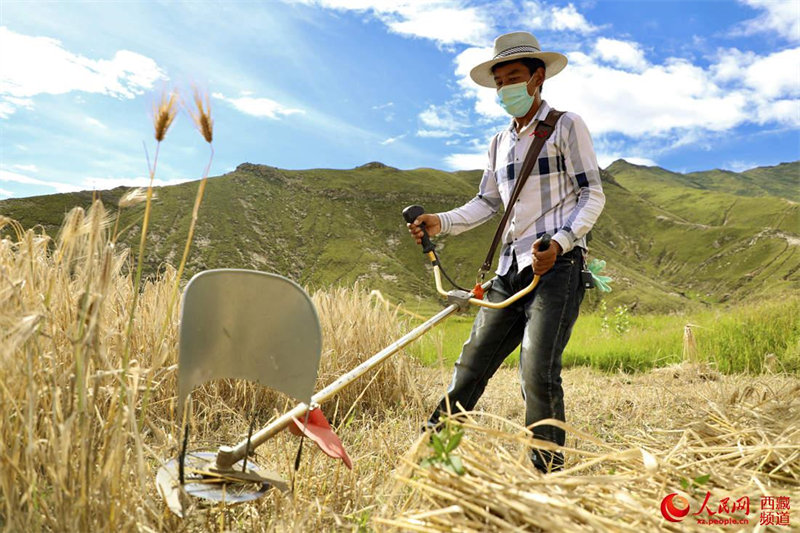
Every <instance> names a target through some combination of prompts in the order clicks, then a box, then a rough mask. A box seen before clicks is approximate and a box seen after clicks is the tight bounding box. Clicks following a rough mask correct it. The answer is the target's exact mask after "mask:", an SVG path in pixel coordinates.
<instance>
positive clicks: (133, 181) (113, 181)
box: [78, 176, 196, 190]
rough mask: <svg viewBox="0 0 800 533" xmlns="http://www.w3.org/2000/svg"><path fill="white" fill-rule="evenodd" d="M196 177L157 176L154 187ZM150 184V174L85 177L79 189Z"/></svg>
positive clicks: (175, 183)
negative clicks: (173, 177)
mask: <svg viewBox="0 0 800 533" xmlns="http://www.w3.org/2000/svg"><path fill="white" fill-rule="evenodd" d="M194 179H196V178H192V179H189V178H175V179H159V178H156V179H154V180H153V186H154V187H164V186H167V185H177V184H179V183H186V182H187V181H193V180H194ZM149 185H150V178H149V177H148V176H132V177H127V178H126V177H121V178H94V177H90V178H84V179H83V181H82V182H81V186H80V187H78V188H79V189H91V190H94V189H97V190H107V189H113V188H115V187H121V186H125V187H148V186H149Z"/></svg>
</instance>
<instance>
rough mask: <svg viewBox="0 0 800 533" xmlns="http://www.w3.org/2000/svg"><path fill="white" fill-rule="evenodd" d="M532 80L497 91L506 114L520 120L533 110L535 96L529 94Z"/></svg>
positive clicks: (505, 86) (506, 86)
mask: <svg viewBox="0 0 800 533" xmlns="http://www.w3.org/2000/svg"><path fill="white" fill-rule="evenodd" d="M532 79H533V78H531V80H532ZM531 80H528V81H526V82H521V83H514V84H512V85H504V86H503V87H500V89H499V90H498V91H497V98H498V101H499V103H500V105H501V106H503V109H505V110H506V113H508V114H509V115H511V116H513V117H517V118H519V117H524V116H525V113H527V112H528V111H530V110H531V106H532V105H533V96H531V95H530V94H528V84H529V83H530V82H531Z"/></svg>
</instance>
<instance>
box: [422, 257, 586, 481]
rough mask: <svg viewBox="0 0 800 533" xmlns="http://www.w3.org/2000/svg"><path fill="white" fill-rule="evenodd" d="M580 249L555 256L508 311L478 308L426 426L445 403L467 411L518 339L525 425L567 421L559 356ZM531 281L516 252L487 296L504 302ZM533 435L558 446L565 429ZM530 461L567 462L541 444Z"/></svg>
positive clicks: (579, 295) (570, 319) (546, 465)
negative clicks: (444, 393) (442, 395)
mask: <svg viewBox="0 0 800 533" xmlns="http://www.w3.org/2000/svg"><path fill="white" fill-rule="evenodd" d="M582 254H583V250H582V249H581V248H577V247H576V248H574V249H573V250H571V251H569V252H567V253H565V254H563V255H560V256H558V257H557V259H556V263H555V264H554V265H553V268H551V269H550V270H549V271H547V272H546V273H545V274H544V275H543V276H542V277H541V279H540V280H539V284H538V285H537V287H536V289H534V291H533V292H532V293H531V294H528V295H527V296H525V297H524V298H522V299H520V300H518V301H516V302H514V303H513V304H511V305H510V306H508V307H506V308H505V309H489V308H486V307H481V308H480V310H479V311H478V314H477V316H476V317H475V322H474V324H473V326H472V333H471V334H470V337H469V339H468V340H467V342H465V343H464V346H463V348H462V350H461V355H460V356H459V358H458V360H457V361H456V363H455V370H454V372H453V379H452V381H451V383H450V387H449V389H448V390H447V396H446V397H445V398H443V399H442V401H441V402H440V403H439V405H438V406H437V408H436V410H435V411H434V412H433V414H432V415H431V417H430V419H429V421H428V425H429V426H435V425H436V424H438V422H439V416H440V414H441V413H445V412H447V405H448V402H449V405H450V410H451V412H453V413H457V412H459V410H460V409H464V410H465V411H471V410H472V409H473V408H474V407H475V404H476V403H477V402H478V398H480V396H481V394H483V391H484V389H485V388H486V384H487V383H488V382H489V378H491V377H492V375H494V373H495V372H496V371H497V369H498V368H500V365H501V364H502V363H503V361H504V360H505V359H506V357H508V356H509V355H510V354H511V353H512V352H513V351H514V350H515V349H516V348H517V346H520V344H521V349H520V358H519V377H520V383H521V388H522V397H523V399H524V400H525V425H526V426H530V425H531V424H533V423H535V422H537V421H539V420H542V419H544V418H555V419H558V420H562V421H563V420H564V390H563V389H562V388H561V354H562V353H563V351H564V347H565V346H566V345H567V341H568V340H569V337H570V334H571V333H572V326H573V325H574V324H575V320H576V319H577V318H578V311H579V308H580V305H581V302H582V301H583V293H584V287H583V284H582V283H581V268H582V265H583V255H582ZM532 279H533V270H532V269H531V267H526V268H524V269H523V270H522V271H521V272H517V261H516V257H514V259H513V262H512V264H511V267H510V268H509V271H508V272H507V273H506V274H504V275H502V276H497V277H496V278H495V279H494V280H493V282H492V286H491V288H490V289H489V290H488V291H487V294H486V298H487V299H488V300H489V301H491V302H499V301H502V300H505V299H506V298H508V297H509V296H511V295H512V294H514V293H516V292H518V291H519V290H520V289H523V288H525V287H527V286H528V285H530V283H531V280H532ZM458 406H460V408H459V407H458ZM533 435H534V437H535V438H537V439H542V440H546V441H550V442H554V443H556V444H558V445H559V446H563V445H564V443H565V438H566V436H565V433H564V430H562V429H559V428H557V427H555V426H550V425H544V426H538V427H536V428H533ZM531 460H532V461H533V464H534V466H535V467H536V468H537V469H539V470H541V471H543V472H546V471H550V470H557V469H560V468H562V467H563V462H564V458H563V455H562V454H561V453H560V452H551V451H547V450H541V449H534V450H533V451H532V453H531Z"/></svg>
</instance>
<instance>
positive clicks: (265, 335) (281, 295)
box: [156, 206, 550, 516]
mask: <svg viewBox="0 0 800 533" xmlns="http://www.w3.org/2000/svg"><path fill="white" fill-rule="evenodd" d="M423 213H424V211H423V210H422V208H421V207H419V206H410V207H408V208H406V209H405V210H404V211H403V216H404V218H405V219H406V221H408V222H409V223H410V222H413V221H414V220H415V219H416V218H417V217H418V216H419V215H420V214H423ZM423 229H424V228H423ZM549 244H550V241H549V236H546V239H545V238H543V239H542V243H541V246H540V249H541V250H544V249H546V248H547V247H548V246H549ZM423 252H424V253H426V254H427V255H428V258H429V259H430V261H431V264H432V265H433V274H434V282H435V284H436V290H437V292H438V293H439V294H441V295H442V296H444V297H445V298H446V299H447V306H446V307H445V308H444V309H442V310H441V311H440V312H439V313H437V314H436V315H434V316H433V317H431V318H429V319H428V320H427V321H425V322H423V323H422V324H420V325H419V326H417V327H416V328H414V329H413V330H411V331H410V332H408V333H407V334H406V335H404V336H403V337H401V338H400V339H398V340H397V341H395V342H393V343H392V344H390V345H389V346H387V347H386V348H384V349H383V350H381V351H379V352H378V353H376V354H375V355H373V356H372V357H370V358H369V359H367V360H366V361H364V362H363V363H361V364H360V365H358V366H357V367H355V368H354V369H352V370H350V371H349V372H347V373H345V374H343V375H342V376H340V377H339V378H338V379H336V380H335V381H334V382H332V383H331V384H329V385H328V386H326V387H325V388H323V389H322V390H320V391H319V392H317V393H316V394H313V395H312V392H313V388H314V384H315V382H316V379H317V371H318V368H319V361H320V356H321V352H322V332H321V328H320V324H319V319H318V317H317V312H316V309H315V308H314V304H313V302H312V301H311V298H310V297H309V296H308V294H307V293H306V292H305V291H304V290H303V289H302V288H301V287H300V286H299V285H297V284H296V283H294V282H293V281H291V280H288V279H286V278H284V277H282V276H279V275H276V274H268V273H264V272H256V271H252V270H238V269H218V270H208V271H205V272H201V273H199V274H197V275H196V276H194V277H193V278H192V279H191V281H190V282H189V284H188V285H187V286H186V290H185V291H184V293H183V299H182V307H181V321H180V335H179V354H178V418H179V420H181V422H182V427H183V442H182V447H181V452H180V455H179V457H178V458H175V459H171V460H169V461H167V462H165V463H164V464H163V465H162V466H161V468H160V469H159V471H158V473H157V475H156V486H157V487H158V490H159V493H160V494H161V496H162V497H163V498H164V500H165V501H166V503H167V505H168V507H169V508H170V510H172V511H173V512H174V513H175V514H177V515H178V516H184V515H185V514H186V512H187V510H188V509H189V508H190V507H191V506H192V499H191V498H192V497H193V498H198V499H201V500H207V501H213V502H221V503H224V504H234V503H240V502H246V501H251V500H255V499H257V498H259V497H261V496H263V495H264V494H265V493H266V492H267V491H268V490H269V489H270V488H272V487H274V488H278V489H281V490H288V485H287V483H286V482H285V481H284V480H283V479H281V478H280V476H278V475H277V474H275V473H274V472H271V471H269V470H267V469H265V468H263V467H261V466H259V465H257V464H256V463H255V462H253V461H252V460H251V459H250V458H249V456H250V455H251V454H252V453H253V451H254V450H255V449H256V448H257V447H258V446H261V445H262V444H264V443H265V442H266V441H267V440H269V439H270V438H271V437H274V436H275V435H276V434H278V433H279V432H280V431H282V430H283V429H285V428H287V427H289V428H290V430H291V431H292V432H293V433H295V434H298V435H300V436H301V438H305V437H308V438H309V439H311V440H312V441H313V442H314V443H315V444H317V445H318V446H319V447H320V449H322V451H323V452H325V453H326V454H328V455H329V456H331V457H335V458H339V459H341V460H342V461H343V462H344V464H345V465H346V466H347V467H349V468H351V467H352V463H351V461H350V458H349V457H348V455H347V452H346V451H345V449H344V446H343V445H342V443H341V441H340V440H339V438H338V437H337V436H336V434H335V433H334V432H333V430H332V429H331V426H330V424H328V421H327V420H326V419H325V416H324V415H323V414H322V411H321V410H320V408H319V406H320V405H321V404H323V403H325V402H326V401H327V400H329V399H331V398H332V397H333V396H335V395H336V394H337V393H338V392H339V391H341V390H343V389H344V388H346V387H347V386H348V385H350V384H351V383H353V382H354V381H355V380H357V379H358V378H359V377H361V376H363V375H364V374H366V373H367V372H369V371H370V370H372V369H373V368H375V367H377V366H378V365H380V364H381V363H382V362H383V361H385V360H386V359H388V358H389V357H390V356H392V355H394V354H395V353H397V352H398V351H399V350H401V349H402V348H404V347H405V346H407V345H408V344H410V343H411V342H413V341H414V340H416V339H417V338H419V337H421V336H422V335H424V334H425V333H427V332H428V331H430V330H431V329H432V328H433V327H434V326H435V325H437V324H438V323H439V322H441V321H443V320H444V319H445V318H447V317H449V316H450V315H452V314H453V313H455V312H456V311H460V310H464V309H465V308H467V307H468V306H469V305H477V306H484V307H491V308H502V307H506V306H508V305H510V304H511V303H513V302H515V301H517V300H519V299H520V298H522V297H523V296H525V295H526V294H528V293H530V292H531V291H532V290H533V289H534V288H535V287H536V285H537V283H538V282H539V276H534V279H533V282H532V283H531V284H530V285H529V286H528V287H526V288H525V289H523V290H521V291H520V292H518V293H517V294H514V295H512V296H511V297H509V298H508V299H506V300H504V301H502V302H488V301H484V300H483V299H482V298H483V291H484V290H486V289H488V288H489V286H490V285H491V281H487V282H485V283H478V284H476V286H475V288H474V289H473V290H472V291H466V290H463V289H456V290H453V291H450V292H446V291H445V290H444V289H443V288H442V280H441V275H442V273H443V269H442V267H441V262H440V261H439V258H438V256H437V254H436V252H435V247H434V245H433V243H432V242H431V241H430V238H429V237H428V234H427V232H425V234H424V238H423ZM445 276H446V274H445ZM448 280H449V277H448ZM222 378H228V379H246V380H250V381H255V382H256V383H259V384H261V385H264V386H267V387H271V388H273V389H275V390H277V391H280V392H283V393H285V394H287V395H289V396H291V397H293V398H294V399H295V400H297V401H298V402H299V403H298V404H297V405H296V406H295V407H294V408H292V409H291V410H290V411H288V412H286V413H284V414H283V415H281V416H279V417H278V418H276V419H274V420H272V421H271V422H270V423H269V424H267V425H266V426H264V427H263V428H261V429H259V430H258V431H256V432H253V426H252V422H253V421H252V419H251V428H250V432H249V434H248V435H247V437H246V438H244V439H243V440H242V441H241V442H239V443H238V444H236V445H235V446H220V447H219V449H218V450H217V452H211V451H200V452H188V453H187V446H188V439H189V423H188V419H189V416H190V414H189V409H187V408H186V405H187V403H188V402H187V400H188V399H189V397H190V394H191V392H192V390H193V389H194V388H195V387H197V386H199V385H202V384H203V383H205V382H207V381H210V380H213V379H222ZM300 450H302V444H301V448H300V449H299V450H298V455H297V459H296V461H295V469H297V467H298V465H299V460H300Z"/></svg>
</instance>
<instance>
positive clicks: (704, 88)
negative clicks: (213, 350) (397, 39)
mask: <svg viewBox="0 0 800 533" xmlns="http://www.w3.org/2000/svg"><path fill="white" fill-rule="evenodd" d="M586 48H587V49H588V50H590V51H591V53H590V54H587V53H582V52H580V51H573V52H568V53H567V55H568V57H569V61H570V63H569V66H568V67H567V68H566V69H565V70H564V71H563V72H562V73H560V74H559V75H558V76H556V77H554V78H551V79H549V80H547V82H546V83H545V91H544V96H545V98H546V99H548V102H549V103H550V104H551V105H553V106H554V107H556V108H558V109H567V110H570V111H575V112H577V113H578V114H580V115H581V116H582V117H583V118H584V119H585V121H586V123H587V124H588V126H589V129H590V131H591V132H592V134H593V136H594V138H595V143H596V145H601V146H596V149H597V153H598V160H599V161H601V166H602V165H607V164H610V163H611V162H612V161H614V160H616V159H619V158H624V159H626V160H628V161H631V162H633V161H639V162H641V164H655V161H654V160H653V159H652V158H653V157H655V156H657V155H658V154H661V153H664V152H667V151H669V150H672V149H675V148H677V147H679V146H684V145H689V144H692V145H695V146H697V147H698V148H701V149H702V148H704V147H705V146H706V145H707V144H708V142H707V141H708V139H711V138H714V137H715V136H718V135H721V134H722V133H723V132H726V131H728V130H730V129H732V128H734V127H737V126H740V125H742V124H745V123H755V124H765V123H768V122H773V123H774V122H778V123H780V124H783V125H787V126H790V127H792V126H793V127H797V126H800V99H798V96H800V83H798V77H797V76H798V74H797V73H798V71H797V65H798V64H800V48H793V49H788V50H782V51H777V52H774V53H771V54H767V55H765V56H759V55H758V54H755V53H753V52H742V51H739V50H737V49H730V50H720V51H719V52H718V54H717V59H716V61H712V64H711V65H709V66H708V67H701V66H698V65H694V64H692V63H690V62H689V61H687V60H684V59H680V58H668V59H666V60H665V61H663V62H662V63H661V64H651V63H649V62H647V60H646V59H645V57H644V54H643V53H642V47H641V46H640V45H639V44H638V43H635V42H631V41H620V40H613V39H608V38H600V39H597V40H596V41H595V42H594V43H589V44H588V46H586ZM490 55H491V49H488V48H478V47H471V48H467V49H465V50H464V51H462V52H461V53H460V54H458V55H457V56H456V57H455V59H454V61H455V74H456V76H457V78H458V85H459V87H460V88H461V89H462V94H463V98H464V99H466V100H468V101H472V102H473V111H474V112H475V113H476V114H477V115H478V116H479V117H480V118H479V120H478V121H475V120H472V121H467V122H468V123H478V124H483V125H485V126H486V128H487V130H489V129H493V130H495V131H496V130H497V129H499V128H501V127H502V126H503V122H504V121H506V120H508V115H507V114H506V113H505V112H504V111H503V110H502V108H501V107H500V106H499V105H498V104H497V99H496V91H493V90H491V89H483V88H479V87H477V86H476V85H475V84H474V83H473V82H472V80H470V78H469V70H470V69H471V68H472V66H473V65H475V64H477V63H479V62H481V61H483V60H485V59H486V58H487V57H489V56H490ZM434 134H435V133H434ZM609 136H614V137H621V138H623V139H624V142H622V143H620V144H619V145H614V146H602V144H603V141H605V140H606V139H607V138H608V137H609ZM598 141H600V142H598ZM456 155H457V156H458V157H456V159H454V160H453V161H452V162H450V163H449V164H451V166H452V165H454V164H463V163H462V162H463V161H464V158H463V155H464V154H456ZM476 157H477V156H476Z"/></svg>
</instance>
